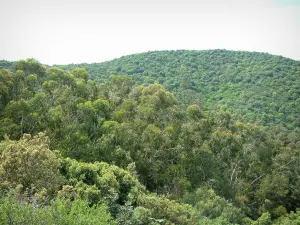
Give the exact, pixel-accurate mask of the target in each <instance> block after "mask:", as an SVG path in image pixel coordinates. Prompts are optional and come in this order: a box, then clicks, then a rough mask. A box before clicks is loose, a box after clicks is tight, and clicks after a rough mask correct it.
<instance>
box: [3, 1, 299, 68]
mask: <svg viewBox="0 0 300 225" xmlns="http://www.w3.org/2000/svg"><path fill="white" fill-rule="evenodd" d="M0 10H1V11H0V29H1V33H0V59H5V60H9V61H15V60H20V59H26V58H35V59H37V60H38V61H40V62H41V63H43V64H48V65H53V64H69V63H83V62H87V63H92V62H103V61H108V60H112V59H114V58H118V57H121V56H125V55H129V54H134V53H140V52H147V51H153V50H176V49H190V50H207V49H228V50H244V51H256V52H268V53H270V54H275V55H282V56H284V57H288V58H292V59H295V60H300V0H206V1H205V0H198V1H197V0H0Z"/></svg>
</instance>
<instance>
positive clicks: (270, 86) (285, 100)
mask: <svg viewBox="0 0 300 225" xmlns="http://www.w3.org/2000/svg"><path fill="white" fill-rule="evenodd" d="M76 67H84V68H86V69H87V71H88V72H89V73H90V74H91V75H92V78H94V79H95V80H98V81H101V82H102V81H104V80H105V79H107V78H108V77H109V76H110V75H129V76H131V77H133V79H134V80H136V82H137V83H138V84H145V83H148V84H150V83H153V82H155V81H157V82H159V83H160V84H163V85H164V86H165V87H166V88H167V89H168V90H169V91H172V92H174V93H175V94H176V96H177V98H179V99H180V101H181V102H182V103H186V104H192V103H198V104H202V105H203V106H204V107H206V108H208V109H214V110H219V109H221V110H224V111H229V112H232V113H233V114H234V115H237V116H238V118H239V119H240V120H244V121H247V122H251V123H255V122H259V123H260V124H261V125H270V124H272V125H276V124H279V125H281V126H284V127H286V128H288V129H290V130H293V129H296V128H298V127H300V114H299V112H300V108H299V105H300V92H299V90H300V79H299V78H300V62H299V61H294V60H291V59H288V58H284V57H281V56H273V55H270V54H265V53H254V52H242V51H227V50H208V51H188V50H181V51H154V52H147V53H142V54H135V55H129V56H124V57H121V58H119V59H115V60H112V61H108V62H104V63H92V64H79V65H66V66H63V68H65V69H73V68H76Z"/></svg>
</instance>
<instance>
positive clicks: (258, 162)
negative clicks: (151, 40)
mask: <svg viewBox="0 0 300 225" xmlns="http://www.w3.org/2000/svg"><path fill="white" fill-rule="evenodd" d="M160 54H162V55H164V57H160ZM218 55H220V57H217V56H218ZM179 56H180V57H179ZM221 56H222V57H221ZM147 57H148V59H147V64H139V62H140V60H146V58H147ZM257 57H258V58H259V59H260V60H264V61H263V63H261V64H259V65H257V63H258V61H257V60H258V58H257ZM175 59H176V60H175ZM201 59H202V60H203V61H201ZM209 59H210V60H209ZM131 60H134V61H135V63H136V65H135V66H137V65H138V66H139V67H143V68H146V69H145V70H144V72H145V73H144V72H142V71H141V70H139V69H136V67H130V68H127V66H129V65H131V64H130V63H131ZM251 60H252V61H253V63H252V64H253V65H252V64H251V63H250V61H251ZM152 61H155V63H152ZM119 62H122V65H119V69H117V71H115V72H116V73H117V72H118V73H117V74H126V73H129V72H128V71H131V72H130V73H129V74H131V76H132V77H133V78H134V79H132V78H131V77H130V76H111V77H109V78H108V79H107V80H105V79H104V78H106V77H108V76H109V75H110V74H111V73H112V71H114V67H110V65H118V63H119ZM221 62H222V63H221ZM235 62H237V63H235ZM148 63H149V65H148ZM230 63H231V64H232V65H231V64H230ZM265 63H269V64H271V65H273V64H274V63H276V64H278V68H281V69H280V70H278V71H277V70H276V71H273V72H272V74H273V78H274V77H276V78H278V76H281V75H280V74H282V80H281V84H283V83H284V81H285V79H287V78H289V79H294V77H295V76H296V74H297V73H298V69H297V68H298V64H297V62H294V61H292V60H286V59H284V58H281V57H273V56H269V55H266V54H258V53H251V54H250V53H244V52H227V51H205V52H197V51H177V52H176V51H170V52H153V53H145V54H139V55H136V56H134V57H131V58H130V60H129V59H127V58H126V57H124V58H121V59H119V60H115V61H112V62H107V63H104V64H101V65H102V66H103V65H106V66H107V67H103V68H111V70H110V71H106V72H105V73H104V72H103V74H102V75H103V76H102V75H101V76H102V78H103V80H102V81H103V82H102V83H99V82H96V81H95V80H90V79H89V78H96V75H97V77H98V78H97V79H98V81H99V80H101V79H102V78H101V79H100V77H101V76H100V75H99V74H101V73H102V72H101V73H100V72H99V71H100V70H99V71H98V72H99V73H98V74H96V73H94V74H93V73H92V74H88V72H87V71H90V70H91V69H92V68H96V64H93V65H91V66H95V67H88V66H87V67H86V70H85V69H79V68H75V67H76V66H74V65H73V66H70V67H68V68H71V67H72V68H71V69H72V70H70V71H66V70H64V69H62V68H59V67H46V66H43V65H41V64H40V63H39V62H37V61H36V60H34V59H28V60H21V61H18V62H16V63H14V68H13V69H11V70H7V69H0V105H1V108H0V109H1V110H0V141H1V142H0V179H1V183H0V184H1V185H0V186H1V187H0V188H1V191H12V190H14V191H15V192H14V193H15V195H17V200H16V202H14V201H12V203H11V206H8V205H7V204H8V203H5V204H6V205H7V207H8V208H7V209H9V210H12V208H15V209H18V210H19V211H20V212H22V213H20V215H25V214H24V213H25V211H26V213H27V212H28V213H29V212H30V213H33V214H36V215H39V211H38V210H40V209H41V210H42V209H43V210H45V209H46V208H47V207H48V208H51V207H52V206H53V207H54V206H55V207H56V205H60V206H61V209H62V210H67V208H64V207H63V206H62V205H64V204H67V205H68V204H69V205H70V204H73V203H74V206H75V205H76V204H78V207H77V206H76V207H75V208H76V210H78V212H82V209H86V210H87V211H89V210H90V212H91V213H92V214H95V215H97V212H96V211H97V208H98V207H100V208H101V207H106V208H107V210H108V212H109V214H110V215H111V218H112V220H113V221H114V222H115V223H116V224H128V225H129V224H136V225H137V224H152V225H157V224H192V225H194V224H247V225H248V224H249V225H250V224H271V223H278V224H280V223H286V221H297V218H298V217H297V215H298V214H299V211H297V208H300V192H299V190H300V179H299V176H300V170H299V159H300V141H299V140H300V135H299V130H297V127H295V126H297V125H296V124H297V123H298V121H297V118H298V117H297V116H298V114H297V113H298V112H295V111H293V110H294V108H293V107H294V106H292V105H289V106H287V105H286V104H288V103H289V101H287V99H286V97H287V98H289V96H290V93H285V95H284V97H283V98H282V99H280V100H279V101H278V102H279V103H278V104H281V105H282V106H283V107H287V109H288V110H289V111H288V112H286V114H284V115H285V116H288V117H289V119H283V117H282V116H283V115H281V116H280V118H279V117H278V118H279V120H278V121H279V122H278V121H277V122H274V121H273V120H270V121H269V120H268V121H266V120H265V119H266V118H273V116H274V115H275V114H273V113H274V110H273V109H272V108H270V109H272V110H267V109H266V108H263V107H258V109H259V110H258V111H257V112H258V113H259V114H251V116H250V115H249V110H250V111H251V107H249V108H245V107H244V108H243V107H242V108H243V109H242V111H241V108H240V107H237V106H239V104H240V102H239V101H244V97H245V96H244V95H242V94H241V92H240V91H241V90H244V91H245V92H247V94H251V96H252V95H253V99H254V100H255V104H258V103H259V102H257V99H258V98H257V96H258V95H259V96H264V95H265V94H266V93H264V92H260V93H259V92H258V91H257V90H256V89H255V88H254V89H253V87H254V86H249V85H248V83H251V82H252V81H251V79H252V78H253V77H254V76H255V74H256V72H259V71H264V69H263V67H264V66H266V65H268V64H265ZM240 64H241V65H240ZM230 65H231V66H230ZM255 65H257V66H255ZM286 65H289V66H286ZM123 66H124V68H125V69H124V68H123ZM169 66H172V70H171V69H170V70H169V69H168V68H169ZM236 66H238V67H239V70H238V71H235V69H234V68H236ZM73 67H74V68H73ZM101 68H102V67H101ZM103 68H102V69H103ZM191 68H192V69H191ZM245 68H248V70H247V71H248V72H249V73H250V75H251V76H250V75H249V76H250V77H251V79H250V80H249V76H248V75H247V76H246V75H245V76H244V75H243V74H244V72H245ZM104 70H105V69H104ZM200 70H201V72H199V71H200ZM233 70H234V71H235V72H234V71H233ZM151 71H155V73H154V72H153V73H152V72H151ZM170 71H171V72H170ZM191 71H193V73H192V74H191ZM209 71H210V72H209ZM212 71H214V72H212ZM141 73H143V74H144V75H143V76H142V75H141ZM173 73H174V75H172V74H173ZM242 75H243V76H242ZM283 75H284V76H283ZM162 76H163V79H162ZM237 76H239V78H237ZM229 77H230V79H229ZM247 77H248V78H247ZM259 77H260V78H265V79H262V80H261V83H257V82H256V81H255V82H254V83H253V84H257V85H258V84H262V85H265V88H266V90H269V89H268V88H269V87H272V88H273V87H274V88H277V86H276V81H275V80H273V78H272V80H271V77H270V76H266V77H265V75H259ZM221 78H222V79H221ZM175 79H177V81H174V82H175V83H170V82H171V81H172V82H173V80H175ZM245 79H248V80H247V82H246V81H245ZM253 79H254V78H253ZM155 80H157V82H155ZM267 80H268V81H270V82H271V81H272V82H273V83H272V84H271V83H270V85H271V86H268V85H269V84H268V85H267V84H266V83H264V82H265V81H267ZM222 82H223V83H222ZM162 84H166V85H167V88H168V89H169V90H173V93H172V92H170V91H168V90H167V89H166V88H165V87H164V86H163V85H162ZM171 84H172V85H171ZM221 84H222V85H225V84H226V85H227V84H228V85H229V84H230V87H231V88H229V89H224V88H222V87H223V86H222V85H221ZM218 85H219V86H218ZM220 85H221V86H220ZM240 85H242V86H240ZM258 86H259V85H258ZM198 87H199V88H200V89H198ZM238 87H239V88H240V89H236V88H238ZM241 87H243V88H244V89H243V88H241ZM218 88H219V89H218ZM278 88H279V87H278ZM289 88H291V89H293V88H297V79H294V82H293V85H290V86H289ZM279 89H280V88H279ZM279 89H278V90H279ZM226 90H227V91H226ZM280 90H281V89H280ZM286 91H287V92H288V90H286ZM195 93H201V95H202V96H203V98H199V97H198V96H197V95H195V96H194V97H193V98H190V97H191V95H194V94H195ZM220 93H222V99H223V100H224V101H225V102H227V101H229V100H228V99H229V98H230V99H231V100H230V101H232V102H231V103H232V104H231V103H229V102H227V103H228V104H227V103H226V105H224V104H222V106H221V105H218V104H216V101H212V98H215V95H219V97H220ZM233 93H236V94H237V96H235V97H233ZM278 93H282V92H278ZM297 93H298V92H296V94H294V95H293V96H294V97H297ZM178 96H179V98H177V97H178ZM210 96H211V97H210ZM247 96H248V95H247ZM268 96H269V95H268ZM208 97H209V98H211V99H210V100H209V101H208V100H207V98H208ZM248 97H249V96H248ZM269 97H270V99H271V100H270V101H273V100H272V96H269ZM201 99H202V100H204V101H205V102H201V101H202V100H201ZM248 100H249V101H251V99H250V98H249V99H248ZM248 100H247V101H248ZM220 101H221V99H220ZM259 101H260V103H259V104H262V99H260V100H259ZM264 101H265V100H264ZM290 101H292V103H293V104H294V103H295V102H296V100H293V99H292V100H290ZM263 104H267V103H263ZM273 106H274V107H275V108H274V109H276V110H277V109H278V108H277V106H276V104H275V105H273ZM218 108H221V110H217V109H218ZM207 109H208V110H207ZM244 109H245V110H244ZM268 109H269V108H268ZM290 109H291V110H290ZM231 110H232V111H233V113H231V112H230V111H231ZM261 110H263V113H262V111H261ZM277 111H278V110H277ZM240 112H242V115H243V117H242V118H241V120H242V121H238V120H237V115H238V114H239V113H240ZM277 114H278V113H277ZM277 114H276V115H275V117H277V116H278V115H279V114H278V115H277ZM254 115H256V116H254ZM253 116H254V117H255V118H256V119H255V120H257V121H258V120H260V121H261V122H263V121H264V122H263V123H264V124H265V125H267V127H261V126H259V125H258V124H249V123H246V122H245V121H252V122H254V121H255V120H253V118H254V117H253ZM290 116H291V117H290ZM291 118H292V120H293V122H292V123H291V121H290V119H291ZM274 124H281V125H283V126H281V125H277V126H273V125H274ZM292 130H293V131H292ZM41 132H43V133H41ZM45 134H47V136H46V135H45ZM8 136H9V138H8ZM50 149H55V151H52V150H50ZM51 199H53V202H51V201H50V200H51ZM5 201H6V202H7V200H5V199H4V200H3V202H5ZM5 204H4V205H5ZM30 204H38V207H37V208H36V207H33V208H34V209H31V208H30V207H32V205H30ZM5 207H6V206H5ZM9 207H12V208H9ZM55 207H54V208H55ZM68 207H69V206H68ZM87 207H88V208H87ZM54 208H53V209H54ZM75 208H74V210H75ZM3 210H4V209H3ZM5 210H6V208H5ZM5 210H4V211H5ZM22 210H23V211H22ZM30 210H31V211H30ZM32 210H35V211H32ZM68 210H69V209H68ZM93 210H95V211H93ZM5 212H8V211H5ZM11 212H12V213H15V211H11ZM64 212H65V213H63V214H62V215H60V216H61V217H62V218H63V219H62V220H63V221H67V217H68V216H69V215H70V214H69V213H68V212H67V211H64ZM99 213H100V214H101V213H104V211H103V210H99ZM54 214H55V213H54ZM79 214H80V213H79ZM104 214H105V213H104ZM104 214H103V215H104ZM14 215H16V214H14ZM26 215H27V214H26ZM49 215H50V214H49ZM51 215H52V214H51ZM105 215H108V214H105ZM50 217H51V216H49V218H50ZM71 217H72V216H71ZM71 217H70V221H71V220H72V221H73V219H74V220H75V217H72V218H71ZM3 218H7V217H3ZM20 218H21V217H20ZM22 218H25V217H22ZM30 218H31V217H30ZM51 218H52V217H51ZM68 218H69V217H68ZM82 218H86V217H84V216H83V217H82ZM103 218H109V215H108V217H106V216H103ZM90 219H91V220H92V219H93V217H92V216H91V218H90ZM95 219H96V218H95ZM99 219H100V218H99ZM49 221H51V219H49ZM78 221H79V219H78ZM87 221H89V220H87ZM95 221H97V220H95ZM32 223H33V224H34V222H32ZM62 223H63V222H62ZM70 223H71V222H70ZM82 223H83V222H82ZM95 223H96V222H95ZM99 223H100V222H99ZM103 223H104V222H103Z"/></svg>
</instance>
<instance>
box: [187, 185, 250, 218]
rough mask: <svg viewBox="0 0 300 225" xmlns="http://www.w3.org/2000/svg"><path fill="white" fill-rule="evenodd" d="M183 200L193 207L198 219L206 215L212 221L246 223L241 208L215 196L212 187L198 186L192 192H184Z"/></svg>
mask: <svg viewBox="0 0 300 225" xmlns="http://www.w3.org/2000/svg"><path fill="white" fill-rule="evenodd" d="M183 201H184V202H185V203H189V204H191V205H193V206H194V207H195V209H196V213H197V217H198V218H200V219H201V218H203V217H207V218H209V219H210V220H213V221H223V222H224V223H225V224H247V223H246V222H245V215H243V212H242V211H241V209H238V208H236V207H234V206H233V205H232V203H229V202H228V201H227V200H226V199H224V198H222V197H219V196H217V195H216V193H215V192H214V190H213V189H208V188H198V189H197V190H196V191H195V192H194V193H189V194H186V195H185V196H184V197H183ZM199 224H201V223H199Z"/></svg>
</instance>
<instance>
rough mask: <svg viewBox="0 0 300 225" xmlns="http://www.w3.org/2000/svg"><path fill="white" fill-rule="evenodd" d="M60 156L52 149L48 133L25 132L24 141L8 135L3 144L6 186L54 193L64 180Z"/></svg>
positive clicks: (0, 161) (0, 166)
mask: <svg viewBox="0 0 300 225" xmlns="http://www.w3.org/2000/svg"><path fill="white" fill-rule="evenodd" d="M59 166H60V162H59V159H58V158H57V157H56V155H55V153H54V152H53V151H51V150H50V149H49V139H48V138H47V137H46V136H45V134H43V133H40V134H38V135H36V136H33V137H32V136H31V135H30V134H24V136H23V137H22V139H21V140H19V141H13V140H9V139H8V138H7V139H5V140H4V141H2V142H1V143H0V177H1V187H2V188H13V189H17V191H18V192H20V193H24V192H27V194H37V195H39V194H42V195H46V196H43V197H47V196H48V195H49V196H50V195H52V194H54V193H55V192H56V191H57V190H58V187H59V185H60V184H61V182H62V177H61V176H60V175H59V173H58V168H59Z"/></svg>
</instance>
